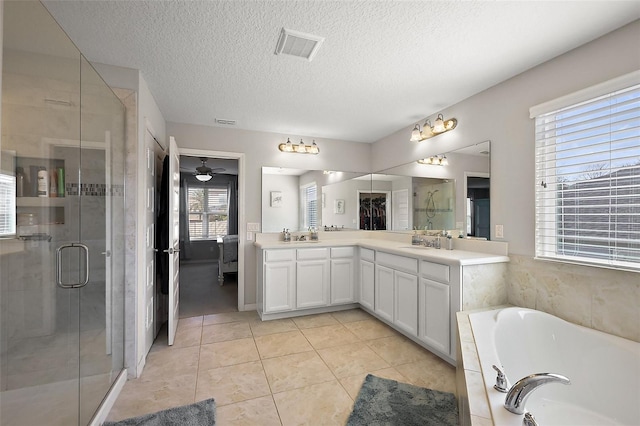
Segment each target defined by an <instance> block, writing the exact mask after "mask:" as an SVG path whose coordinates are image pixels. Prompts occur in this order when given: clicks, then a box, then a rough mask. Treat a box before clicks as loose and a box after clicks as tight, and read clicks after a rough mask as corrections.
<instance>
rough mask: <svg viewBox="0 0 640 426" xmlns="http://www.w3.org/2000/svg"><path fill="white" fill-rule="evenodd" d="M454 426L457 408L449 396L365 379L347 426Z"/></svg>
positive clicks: (409, 386) (450, 395) (456, 425)
mask: <svg viewBox="0 0 640 426" xmlns="http://www.w3.org/2000/svg"><path fill="white" fill-rule="evenodd" d="M362 425H368V426H372V425H376V426H382V425H385V426H391V425H393V426H395V425H398V426H399V425H402V426H409V425H421V426H424V425H434V426H435V425H437V426H445V425H446V426H449V425H450V426H458V404H457V402H456V397H455V396H454V395H453V394H452V393H449V392H440V391H436V390H431V389H426V388H420V387H418V386H413V385H409V384H407V383H400V382H396V381H395V380H388V379H382V378H380V377H376V376H373V375H371V374H369V375H367V378H366V379H365V380H364V383H363V384H362V388H361V389H360V392H359V393H358V397H357V398H356V402H355V404H354V406H353V412H352V413H351V415H350V416H349V420H348V421H347V426H362Z"/></svg>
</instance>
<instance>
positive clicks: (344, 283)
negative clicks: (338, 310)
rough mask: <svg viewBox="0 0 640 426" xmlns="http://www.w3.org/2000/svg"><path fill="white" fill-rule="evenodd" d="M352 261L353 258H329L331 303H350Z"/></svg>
mask: <svg viewBox="0 0 640 426" xmlns="http://www.w3.org/2000/svg"><path fill="white" fill-rule="evenodd" d="M354 272H355V268H354V262H353V258H349V259H348V258H345V259H333V260H331V304H332V305H335V304H339V303H351V302H353V301H354V297H353V286H354V278H353V277H354V275H355V274H354Z"/></svg>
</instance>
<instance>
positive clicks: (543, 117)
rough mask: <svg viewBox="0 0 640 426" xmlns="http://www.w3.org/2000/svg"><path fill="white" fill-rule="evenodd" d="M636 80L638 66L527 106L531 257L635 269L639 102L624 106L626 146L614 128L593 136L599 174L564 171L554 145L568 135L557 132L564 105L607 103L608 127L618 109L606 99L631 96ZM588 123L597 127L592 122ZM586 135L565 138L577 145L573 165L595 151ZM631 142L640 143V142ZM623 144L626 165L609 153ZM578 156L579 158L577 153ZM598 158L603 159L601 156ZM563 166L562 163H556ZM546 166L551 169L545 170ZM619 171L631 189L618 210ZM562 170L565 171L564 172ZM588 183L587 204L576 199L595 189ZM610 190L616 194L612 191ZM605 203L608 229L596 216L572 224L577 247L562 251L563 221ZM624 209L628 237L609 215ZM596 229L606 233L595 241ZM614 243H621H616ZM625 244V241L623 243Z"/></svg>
mask: <svg viewBox="0 0 640 426" xmlns="http://www.w3.org/2000/svg"><path fill="white" fill-rule="evenodd" d="M639 85H640V71H637V72H633V73H630V74H627V75H624V76H621V77H619V78H616V79H613V80H609V81H607V82H604V83H601V84H599V85H596V86H593V87H590V88H587V89H584V90H581V91H579V92H576V93H573V94H570V95H567V96H564V97H562V98H558V99H555V100H552V101H550V102H546V103H544V104H541V105H537V106H535V107H532V108H531V109H530V117H531V118H533V119H535V126H534V128H535V132H536V134H535V173H536V177H535V185H536V187H535V188H536V189H535V191H534V192H535V202H534V204H535V258H536V259H541V260H549V261H556V262H562V263H571V264H580V265H588V266H596V267H605V268H611V269H619V270H628V271H636V272H637V271H640V253H639V252H638V248H637V246H636V245H635V244H634V243H633V242H634V241H635V239H634V238H633V235H634V233H635V234H636V235H640V226H639V225H637V224H636V220H635V216H636V215H637V214H638V213H637V212H636V210H637V206H638V204H637V203H636V201H635V196H634V194H637V193H638V192H640V182H638V183H636V182H637V173H638V170H640V161H638V160H637V158H640V154H639V155H638V156H637V157H636V156H635V155H634V154H633V152H634V151H633V150H634V149H635V147H636V145H635V144H636V143H637V142H638V141H640V135H638V132H637V129H640V126H638V124H637V122H638V120H640V108H638V107H635V106H632V108H630V109H629V111H631V119H630V123H631V125H630V126H629V127H628V128H626V129H631V137H630V138H628V139H629V141H630V142H629V146H630V148H627V147H625V145H624V143H620V140H623V139H622V138H618V137H617V136H615V133H614V132H611V131H609V132H608V134H606V132H605V134H606V136H600V137H601V138H607V137H608V139H604V141H603V142H601V143H599V142H598V144H599V145H600V148H601V149H600V151H599V152H601V153H605V154H606V153H608V154H609V159H608V164H607V165H605V168H604V169H603V171H602V172H601V175H600V176H598V175H591V176H587V177H583V178H582V179H581V180H569V179H570V178H574V177H576V176H578V175H579V174H583V175H584V174H585V173H588V171H589V169H588V168H586V169H582V170H581V171H573V172H567V171H566V167H568V165H567V164H561V160H563V161H565V162H566V161H567V160H566V158H565V159H562V154H560V155H558V153H559V152H560V150H559V148H563V147H567V146H570V142H569V138H568V137H565V138H563V133H562V131H561V129H562V125H564V126H565V128H567V127H569V125H567V124H566V122H565V123H563V122H562V120H567V119H566V118H563V117H562V114H566V112H567V111H571V112H574V111H578V110H579V109H580V108H582V107H583V106H585V105H591V106H594V109H595V107H596V106H597V105H600V104H602V105H604V104H608V105H609V111H608V113H607V114H605V115H603V117H605V121H607V120H608V123H607V124H604V126H607V125H608V126H609V127H610V128H611V127H613V126H614V125H616V124H618V122H616V121H613V120H614V119H615V118H616V115H618V114H620V111H619V110H617V109H616V108H614V106H617V105H618V104H616V103H615V102H612V101H611V100H612V99H613V100H617V99H619V98H623V96H624V94H629V93H635V95H636V96H637V93H638V92H640V86H639ZM635 99H636V100H634V101H633V102H632V104H633V105H635V104H637V99H638V98H635ZM593 122H595V120H594V119H589V120H583V123H585V125H589V124H593ZM558 123H560V125H558ZM554 126H555V127H554ZM593 128H597V127H596V126H595V125H594V126H593ZM559 129H560V130H559ZM589 129H591V127H589ZM612 133H614V136H612ZM590 139H595V138H594V137H593V136H592V135H590V134H588V136H587V135H585V136H582V135H580V138H577V139H575V140H572V141H571V143H575V144H576V146H577V147H575V148H573V149H574V150H575V151H576V153H577V155H576V156H575V157H576V160H574V161H573V162H570V163H569V164H570V165H572V166H573V167H576V168H577V167H586V166H588V165H589V163H590V162H592V161H593V160H591V159H587V158H586V157H588V156H591V155H593V156H594V157H595V153H596V152H598V151H596V150H594V149H593V148H592V147H590V146H588V145H586V144H585V141H589V140H590ZM607 144H608V150H607ZM621 146H622V148H621ZM637 146H640V144H638V145H637ZM558 147H559V148H558ZM603 147H604V148H603ZM627 149H629V150H630V151H631V156H630V157H625V156H624V155H626V153H625V154H623V156H622V159H624V160H626V159H627V158H631V163H629V164H627V165H620V164H619V163H618V162H617V161H616V160H617V158H618V157H617V156H616V155H615V154H620V152H623V151H625V150H627ZM580 150H584V153H585V154H582V153H581V152H580ZM612 154H613V155H612ZM580 156H582V157H584V158H580ZM634 158H636V162H635V163H633V159H634ZM597 162H603V160H597ZM604 162H605V163H607V161H604ZM632 163H633V164H632ZM563 167H564V168H565V169H562V168H563ZM550 170H551V171H552V172H550ZM625 171H629V172H630V176H629V178H628V182H627V183H628V185H629V186H628V187H627V188H630V189H629V190H628V191H629V193H630V194H631V196H630V197H629V199H630V200H631V201H630V202H627V204H628V207H629V209H628V210H626V211H622V212H621V210H619V207H618V203H617V202H618V201H619V200H624V199H625V195H623V194H621V195H618V192H617V191H620V188H621V187H623V186H621V185H620V184H619V182H620V181H621V180H623V179H625V178H624V176H623V177H622V178H620V175H621V174H622V173H623V172H625ZM564 173H567V174H566V175H565V174H564ZM565 176H567V177H568V179H567V180H563V177H565ZM607 181H608V184H606V185H603V183H606V182H607ZM590 187H591V188H590ZM594 187H595V188H596V189H597V190H599V191H601V192H600V193H598V192H595V194H594V193H592V194H590V197H589V199H590V201H589V202H588V203H587V205H586V206H585V205H581V204H580V202H584V200H587V196H585V195H584V192H586V191H588V190H590V189H591V190H592V191H595V190H594V189H593V188H594ZM636 188H637V190H636ZM607 189H608V191H609V194H612V195H609V196H607V195H606V192H604V194H605V195H603V191H606V190H607ZM580 191H583V193H582V194H581V193H580ZM634 191H636V192H634ZM614 193H615V194H616V195H613V194H614ZM567 194H571V195H572V196H573V198H572V200H573V202H574V204H573V205H571V204H568V203H567V201H565V200H566V198H563V197H566V195H567ZM593 200H595V201H593ZM607 200H608V203H607ZM599 201H604V202H605V204H604V205H598V202H599ZM627 204H625V205H627ZM607 207H608V208H609V211H608V222H607V223H608V224H609V229H608V230H604V229H601V227H602V226H603V225H604V224H605V222H602V221H597V220H596V221H595V222H593V224H591V225H589V224H587V225H583V226H585V228H583V229H586V230H587V232H585V233H584V234H582V235H581V234H579V233H580V230H581V229H580V228H579V227H575V228H574V229H573V232H574V233H578V235H577V236H572V237H573V240H572V241H573V245H574V246H576V247H578V249H574V254H567V253H566V252H563V250H562V249H565V250H566V248H567V246H568V245H569V244H568V243H567V241H566V240H567V238H568V237H567V235H566V234H567V233H568V232H567V231H568V229H565V228H564V227H565V226H566V225H567V224H572V223H574V224H575V223H578V224H580V223H581V220H582V219H580V218H579V217H580V216H581V215H582V216H585V217H588V216H589V215H592V216H593V215H594V214H596V213H593V212H594V211H596V210H597V208H600V209H603V208H607ZM568 208H569V209H572V210H570V211H572V212H573V213H572V214H571V215H567V214H566V211H567V210H565V209H568ZM589 209H592V210H589ZM625 215H627V216H628V217H629V218H628V222H622V223H623V224H625V225H628V230H627V231H626V233H627V234H629V235H631V237H629V238H622V237H618V236H619V235H624V234H625V231H621V230H620V229H619V227H618V222H617V221H616V220H612V218H613V219H617V218H618V217H619V216H625ZM567 218H568V219H567ZM572 220H573V222H572ZM582 223H584V222H582ZM589 226H592V228H588V227H589ZM612 227H613V229H612ZM559 230H560V231H559ZM598 232H609V235H608V236H607V237H606V238H604V239H601V241H605V243H602V244H601V243H599V242H598V241H597V239H598V237H596V236H595V235H594V234H596V233H598ZM611 235H613V237H611ZM594 240H596V243H593V241H594ZM586 242H590V243H591V244H588V245H586V244H585V243H586ZM580 244H585V246H588V247H590V248H587V249H585V248H584V247H582V248H580ZM619 244H620V245H621V247H622V248H619V247H618V245H619ZM625 244H627V245H628V246H626V247H625ZM605 249H606V250H605ZM625 250H626V253H627V254H625V255H623V256H621V255H620V251H622V252H623V253H624V252H625ZM597 251H601V252H602V253H599V254H598V253H596V252H597Z"/></svg>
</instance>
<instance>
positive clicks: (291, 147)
mask: <svg viewBox="0 0 640 426" xmlns="http://www.w3.org/2000/svg"><path fill="white" fill-rule="evenodd" d="M278 149H279V150H280V151H282V152H295V153H298V154H318V153H319V152H320V148H318V145H316V141H315V140H314V141H313V143H311V145H305V143H304V142H303V141H302V139H300V143H297V144H293V143H291V140H290V139H289V138H287V142H286V143H281V144H280V145H278Z"/></svg>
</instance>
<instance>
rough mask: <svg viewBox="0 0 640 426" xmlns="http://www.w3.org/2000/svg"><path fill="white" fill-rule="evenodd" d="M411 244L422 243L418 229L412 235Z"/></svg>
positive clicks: (417, 244)
mask: <svg viewBox="0 0 640 426" xmlns="http://www.w3.org/2000/svg"><path fill="white" fill-rule="evenodd" d="M411 245H412V246H419V245H420V237H419V236H418V231H417V230H415V229H414V230H413V235H412V236H411Z"/></svg>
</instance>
